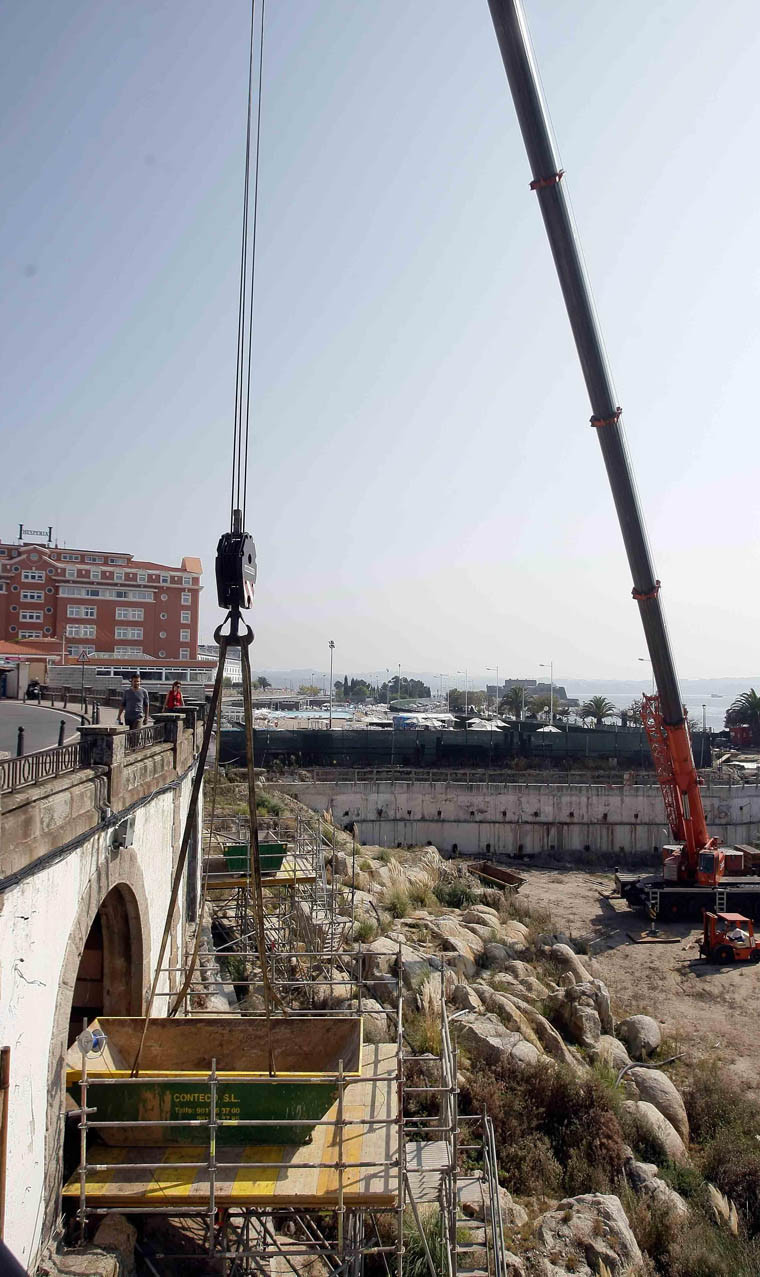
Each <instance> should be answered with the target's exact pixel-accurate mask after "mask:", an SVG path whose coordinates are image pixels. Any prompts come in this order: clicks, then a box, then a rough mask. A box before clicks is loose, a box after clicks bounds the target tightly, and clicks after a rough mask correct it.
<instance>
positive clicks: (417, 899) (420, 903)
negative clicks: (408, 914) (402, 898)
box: [408, 882, 432, 909]
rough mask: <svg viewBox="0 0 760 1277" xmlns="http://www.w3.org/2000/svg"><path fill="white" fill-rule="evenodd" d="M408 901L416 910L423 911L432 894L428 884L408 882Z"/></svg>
mask: <svg viewBox="0 0 760 1277" xmlns="http://www.w3.org/2000/svg"><path fill="white" fill-rule="evenodd" d="M408 892H409V899H410V900H411V902H412V904H413V905H415V906H416V907H417V908H418V909H424V908H425V907H426V905H429V904H430V901H431V898H432V893H431V891H430V884H429V883H426V882H410V883H409V887H408Z"/></svg>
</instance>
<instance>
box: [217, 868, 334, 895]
mask: <svg viewBox="0 0 760 1277" xmlns="http://www.w3.org/2000/svg"><path fill="white" fill-rule="evenodd" d="M316 881H317V875H316V874H314V873H301V872H300V870H299V871H298V872H296V873H294V872H293V870H292V869H287V868H286V867H285V866H283V868H282V869H281V870H280V872H279V873H276V874H265V875H264V876H263V878H262V879H261V885H262V886H263V887H297V886H299V885H300V884H301V883H311V882H316ZM206 882H207V886H208V888H209V890H214V891H233V890H237V889H238V888H240V887H247V888H248V889H249V890H251V891H252V890H253V879H252V878H250V877H249V876H248V874H230V873H218V874H209V876H208V878H207V880H206Z"/></svg>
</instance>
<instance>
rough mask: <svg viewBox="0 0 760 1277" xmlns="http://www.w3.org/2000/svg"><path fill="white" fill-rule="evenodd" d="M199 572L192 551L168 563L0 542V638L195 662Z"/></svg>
mask: <svg viewBox="0 0 760 1277" xmlns="http://www.w3.org/2000/svg"><path fill="white" fill-rule="evenodd" d="M202 572H203V568H202V566H201V561H200V559H196V558H189V557H188V558H184V559H183V560H182V563H181V565H180V566H179V567H171V566H169V565H167V564H163V563H151V562H147V561H144V560H141V559H134V558H133V557H132V555H131V554H121V553H113V552H111V551H102V550H74V549H69V548H68V547H66V548H65V549H63V550H61V549H58V547H57V546H55V547H54V546H50V545H40V544H36V543H33V542H29V541H23V542H17V543H15V544H14V543H12V542H0V640H3V639H4V640H7V641H10V642H19V641H21V642H23V641H32V642H40V641H43V642H44V641H45V640H48V644H50V643H51V641H52V640H55V641H56V643H57V644H58V651H59V652H61V653H63V652H64V651H65V653H66V654H67V655H68V656H73V657H74V658H76V657H78V656H79V655H80V654H81V653H82V652H85V653H87V654H88V655H94V654H95V653H99V654H104V655H111V656H113V657H114V658H129V659H139V658H143V657H153V658H156V659H157V660H162V661H163V660H170V661H195V660H196V659H197V656H198V605H199V597H200V592H201V589H202V586H201V575H202ZM48 644H46V646H47V645H48Z"/></svg>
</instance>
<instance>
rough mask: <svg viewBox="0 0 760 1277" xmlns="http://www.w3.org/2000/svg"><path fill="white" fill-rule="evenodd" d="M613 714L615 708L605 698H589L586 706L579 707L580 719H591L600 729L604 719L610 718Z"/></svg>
mask: <svg viewBox="0 0 760 1277" xmlns="http://www.w3.org/2000/svg"><path fill="white" fill-rule="evenodd" d="M614 713H615V706H614V705H613V704H612V701H608V700H607V697H606V696H590V697H589V699H588V700H587V701H586V704H585V705H582V706H581V718H593V720H594V723H595V725H596V726H597V727H601V726H602V723H603V722H604V720H605V718H610V717H611V716H612V715H613V714H614Z"/></svg>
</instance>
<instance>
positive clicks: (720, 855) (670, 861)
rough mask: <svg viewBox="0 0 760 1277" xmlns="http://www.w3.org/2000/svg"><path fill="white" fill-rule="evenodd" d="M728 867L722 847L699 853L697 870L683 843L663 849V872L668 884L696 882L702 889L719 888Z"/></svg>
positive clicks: (706, 849)
mask: <svg viewBox="0 0 760 1277" xmlns="http://www.w3.org/2000/svg"><path fill="white" fill-rule="evenodd" d="M725 867H726V854H725V851H724V850H723V848H722V847H703V849H702V850H701V851H699V852H697V863H696V867H695V870H692V869H691V868H690V865H689V856H688V852H687V850H686V847H685V846H684V845H683V844H682V843H671V844H669V845H668V846H666V847H663V849H662V872H663V877H664V879H665V881H666V882H696V883H697V885H698V886H700V887H717V885H718V883H719V882H720V880H721V878H722V877H723V874H724V872H725Z"/></svg>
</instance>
